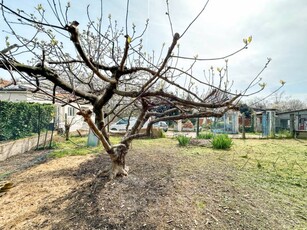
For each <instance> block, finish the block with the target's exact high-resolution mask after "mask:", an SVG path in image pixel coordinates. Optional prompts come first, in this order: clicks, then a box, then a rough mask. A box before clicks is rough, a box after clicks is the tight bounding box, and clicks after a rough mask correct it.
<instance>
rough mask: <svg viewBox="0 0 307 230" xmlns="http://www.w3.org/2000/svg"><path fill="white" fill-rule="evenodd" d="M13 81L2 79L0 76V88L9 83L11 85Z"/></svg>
mask: <svg viewBox="0 0 307 230" xmlns="http://www.w3.org/2000/svg"><path fill="white" fill-rule="evenodd" d="M12 84H13V82H12V81H8V80H4V79H2V78H0V89H2V88H5V87H7V86H9V85H12Z"/></svg>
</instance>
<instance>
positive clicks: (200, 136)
mask: <svg viewBox="0 0 307 230" xmlns="http://www.w3.org/2000/svg"><path fill="white" fill-rule="evenodd" d="M213 136H214V135H213V133H200V134H198V136H197V139H212V138H213Z"/></svg>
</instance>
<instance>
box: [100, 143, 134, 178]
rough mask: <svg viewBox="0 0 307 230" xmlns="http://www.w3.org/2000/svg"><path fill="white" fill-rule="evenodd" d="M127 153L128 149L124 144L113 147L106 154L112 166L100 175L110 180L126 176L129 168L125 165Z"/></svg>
mask: <svg viewBox="0 0 307 230" xmlns="http://www.w3.org/2000/svg"><path fill="white" fill-rule="evenodd" d="M127 153H128V148H127V147H126V145H125V144H118V145H115V146H113V148H112V150H111V151H109V152H108V154H109V156H110V158H111V161H112V165H111V167H110V168H108V169H107V170H104V171H103V172H102V173H101V175H102V176H108V177H109V178H110V179H111V180H112V179H114V178H115V177H116V176H127V175H128V171H129V167H128V166H126V163H125V158H126V155H127Z"/></svg>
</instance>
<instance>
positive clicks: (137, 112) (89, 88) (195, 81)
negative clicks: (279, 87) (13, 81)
mask: <svg viewBox="0 0 307 230" xmlns="http://www.w3.org/2000/svg"><path fill="white" fill-rule="evenodd" d="M208 2H209V1H207V2H206V3H205V5H204V6H203V7H202V8H201V10H200V12H199V14H198V15H197V16H196V17H195V18H194V19H193V20H192V21H191V22H190V24H189V25H188V26H187V28H185V29H183V31H182V32H181V33H177V32H176V33H175V32H174V31H173V26H172V25H173V23H172V18H171V15H170V12H169V5H168V1H166V6H167V7H166V8H167V12H166V16H167V18H168V22H169V24H170V31H171V33H172V37H170V38H165V40H167V41H169V42H168V43H165V44H163V45H162V48H161V50H160V51H159V52H153V53H152V54H149V53H148V52H146V51H144V49H143V36H144V34H145V32H146V28H147V26H148V23H149V22H148V21H147V22H146V23H145V26H144V29H143V30H141V31H137V30H136V26H135V25H132V27H129V26H128V22H127V20H128V17H129V14H128V13H129V1H127V8H126V15H123V18H125V23H124V24H125V25H126V26H124V27H123V28H120V27H119V26H118V23H117V21H113V20H112V17H111V15H109V17H108V21H107V22H103V20H102V12H101V15H100V16H99V17H98V19H97V20H93V18H92V14H91V12H90V11H89V7H87V16H88V23H87V24H85V23H84V22H77V21H76V19H69V17H68V12H69V10H70V8H71V5H70V2H68V3H67V4H66V5H65V6H64V5H63V3H62V4H61V2H60V1H56V0H47V3H48V4H46V5H47V6H48V8H45V6H43V5H42V4H38V5H37V6H36V8H35V9H36V13H34V14H31V13H28V12H25V11H24V10H22V9H12V8H10V7H8V6H7V4H6V1H2V2H1V4H0V5H1V10H2V16H3V20H4V21H5V22H6V24H7V26H8V28H9V31H8V34H9V35H10V36H14V37H15V41H16V44H14V45H11V44H10V39H9V38H8V37H7V39H6V47H5V48H4V49H3V50H2V51H1V56H0V60H1V61H0V68H2V69H5V70H7V71H8V72H9V73H10V74H11V76H12V78H14V77H15V74H16V73H17V74H19V76H20V77H22V78H23V79H25V80H27V81H28V83H29V84H33V85H35V86H36V90H35V91H40V92H41V93H45V94H46V95H49V97H50V99H51V100H53V102H54V101H55V100H57V101H61V102H62V103H66V104H70V103H72V102H75V103H77V104H78V106H75V108H76V109H78V110H79V112H78V114H79V115H81V116H83V117H84V120H85V121H86V122H87V123H88V125H89V127H90V128H91V129H92V130H93V132H94V133H95V135H97V137H98V138H99V140H100V141H101V143H102V146H103V148H104V149H105V151H106V152H107V153H108V154H109V156H110V158H111V160H112V165H111V167H110V169H109V170H108V172H107V173H108V175H109V176H110V178H114V177H115V176H117V175H127V170H128V168H127V167H126V164H125V157H126V154H127V152H128V149H129V145H130V143H131V141H132V140H133V139H135V138H139V137H143V136H148V135H150V130H151V127H152V125H153V124H154V123H155V122H158V121H170V120H179V119H191V118H199V117H221V116H222V115H223V114H224V113H225V112H226V111H227V110H229V109H238V106H237V103H238V102H239V101H240V100H241V99H242V97H246V96H250V95H254V94H256V93H258V92H260V91H262V90H263V89H264V88H265V84H264V83H261V78H259V76H260V74H261V73H262V72H263V71H264V70H265V68H266V67H267V65H268V64H269V62H270V61H271V59H268V61H267V62H266V63H265V65H264V67H263V68H262V69H261V71H260V72H259V73H258V74H256V75H255V77H250V78H249V79H251V81H250V83H249V84H248V85H246V87H245V88H244V89H233V88H232V87H233V81H232V80H231V79H230V77H229V76H228V61H227V59H226V60H225V66H224V67H223V68H217V70H215V69H214V68H213V67H212V68H210V69H209V71H207V72H205V75H200V74H193V68H194V65H195V64H196V63H198V62H202V61H207V60H208V59H204V58H198V57H197V56H195V57H183V56H181V55H180V53H179V44H178V41H179V40H180V39H181V38H182V37H183V36H185V34H187V32H188V30H189V28H190V27H191V26H192V25H193V22H194V21H195V20H196V19H197V18H198V17H199V15H200V14H202V12H203V11H204V10H205V8H206V6H207V4H208ZM100 4H102V2H101V1H100ZM51 16H53V19H52V20H51V19H50V18H51ZM74 20H75V21H74ZM50 22H53V23H50ZM79 24H80V25H79ZM20 27H23V28H25V27H27V28H28V29H29V33H28V34H30V31H32V32H33V35H32V36H30V35H29V36H26V35H25V34H21V33H18V28H20ZM157 36H161V34H159V33H157ZM153 39H154V38H152V40H153ZM251 41H252V37H251V36H250V37H248V38H246V39H243V45H242V47H241V48H240V49H238V50H236V51H234V52H233V53H231V54H229V55H225V56H224V57H220V58H214V60H218V59H225V58H228V57H230V56H232V55H234V54H236V53H238V52H240V51H242V50H245V49H246V48H247V47H248V45H249V44H250V42H251ZM183 45H184V44H183ZM166 46H168V48H167V49H165V48H164V47H166ZM72 50H74V51H72ZM65 51H67V52H65ZM25 53H26V54H27V60H28V61H27V62H26V63H25V62H22V58H21V57H22V55H24V54H25ZM157 53H159V55H156V54H157ZM209 60H210V59H209ZM183 61H184V62H185V64H183V65H182V66H178V65H179V64H178V63H179V62H183ZM260 83H261V84H260ZM258 84H260V88H259V86H258ZM60 89H61V90H63V91H65V92H66V93H67V99H63V98H57V94H56V92H57V91H58V90H60ZM82 103H89V104H91V105H92V107H93V109H92V110H82V109H81V106H80V105H81V104H82ZM71 106H73V105H72V104H71ZM161 106H164V107H165V108H167V109H166V110H159V109H158V108H161ZM92 113H94V114H95V122H94V121H92V119H91V116H92ZM123 116H125V117H126V116H128V117H131V116H135V117H137V121H136V122H135V124H134V126H133V127H132V128H131V130H127V132H126V134H125V135H124V137H123V138H122V140H121V142H120V144H116V145H114V144H112V143H111V141H110V139H109V136H108V133H107V129H106V127H107V126H108V124H109V123H110V122H112V121H113V120H114V119H115V118H117V117H123ZM145 122H148V126H147V127H146V130H145V132H141V128H142V127H143V125H144V124H145Z"/></svg>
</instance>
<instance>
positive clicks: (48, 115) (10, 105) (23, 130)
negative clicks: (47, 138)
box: [0, 101, 54, 141]
mask: <svg viewBox="0 0 307 230" xmlns="http://www.w3.org/2000/svg"><path fill="white" fill-rule="evenodd" d="M53 111H54V107H53V105H42V104H37V103H26V102H17V103H14V102H7V101H0V141H5V140H12V139H18V138H23V137H26V136H29V135H31V134H32V133H37V132H39V131H40V130H42V129H44V128H46V127H47V125H48V124H49V123H50V121H51V119H52V114H53Z"/></svg>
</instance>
